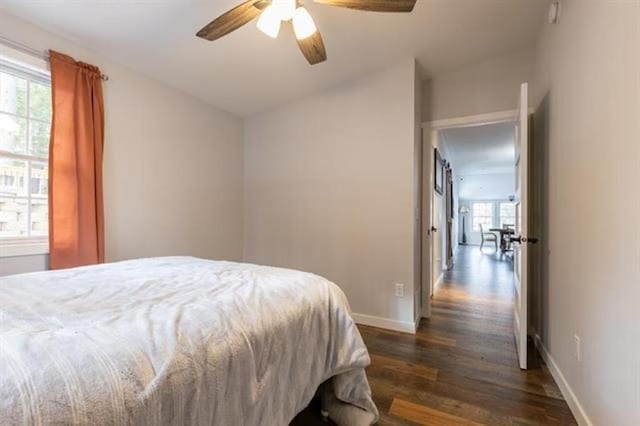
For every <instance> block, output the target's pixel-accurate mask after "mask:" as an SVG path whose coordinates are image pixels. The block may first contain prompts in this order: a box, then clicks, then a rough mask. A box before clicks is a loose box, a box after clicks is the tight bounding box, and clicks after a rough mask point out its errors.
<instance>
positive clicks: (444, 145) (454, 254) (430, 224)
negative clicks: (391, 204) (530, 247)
mask: <svg viewBox="0 0 640 426" xmlns="http://www.w3.org/2000/svg"><path fill="white" fill-rule="evenodd" d="M527 96H528V86H527V84H523V86H522V87H521V90H520V97H521V99H520V101H519V102H518V108H517V109H516V110H512V111H504V112H497V113H494V114H485V115H483V116H474V117H463V118H459V119H451V120H440V121H434V122H430V123H428V125H425V126H423V146H422V163H423V165H422V204H421V208H422V216H421V219H422V227H423V233H422V235H423V238H422V262H423V274H422V289H423V291H422V294H421V295H420V297H421V306H422V312H421V314H422V316H423V317H426V318H428V317H430V316H431V314H432V304H433V300H434V298H436V299H437V295H438V291H439V290H438V289H439V287H440V286H441V285H443V282H444V285H443V286H445V287H447V289H446V290H447V291H450V287H451V286H450V284H451V283H452V282H453V280H455V279H456V278H457V277H461V276H465V280H466V281H468V283H469V284H468V286H467V287H466V288H465V287H461V288H462V290H463V291H465V292H469V294H475V295H477V294H480V293H482V292H483V291H488V292H489V293H487V294H489V295H491V294H494V293H499V294H500V295H505V297H506V298H507V299H505V300H507V303H509V304H510V306H512V310H511V315H512V316H513V329H514V332H513V335H514V340H515V343H514V345H515V348H516V352H517V357H518V365H519V366H520V368H523V369H526V367H527V359H526V356H527V354H526V351H527V330H528V328H527V322H528V317H527V315H528V314H527V305H528V299H527V295H528V289H527V284H528V283H527V268H528V264H527V259H528V256H527V245H526V243H524V241H526V240H527V235H528V234H527V211H528V200H527V197H528V193H527V188H528V182H527V177H528V176H527V164H528V157H527V152H528V149H529V148H528V136H529V134H528V108H527V104H528V99H527ZM521 237H522V238H521ZM470 271H472V272H473V273H475V274H477V275H478V276H477V277H476V276H473V274H472V275H471V276H468V274H469V272H470ZM465 274H466V275H465ZM483 274H484V275H486V276H485V277H482V275H483ZM487 277H488V279H487ZM491 277H494V278H495V279H494V280H493V281H492V279H491ZM496 277H497V278H496ZM476 283H477V284H476ZM491 286H493V287H491ZM491 291H493V292H494V293H491Z"/></svg>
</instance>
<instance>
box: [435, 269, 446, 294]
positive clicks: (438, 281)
mask: <svg viewBox="0 0 640 426" xmlns="http://www.w3.org/2000/svg"><path fill="white" fill-rule="evenodd" d="M442 281H444V272H441V273H440V276H439V277H438V279H437V280H436V282H435V284H434V285H433V290H434V293H435V289H436V288H438V286H439V285H440V284H442Z"/></svg>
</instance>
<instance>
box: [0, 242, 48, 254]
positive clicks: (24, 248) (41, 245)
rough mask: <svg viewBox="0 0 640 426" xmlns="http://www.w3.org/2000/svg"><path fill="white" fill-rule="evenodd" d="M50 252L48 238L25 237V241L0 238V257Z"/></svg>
mask: <svg viewBox="0 0 640 426" xmlns="http://www.w3.org/2000/svg"><path fill="white" fill-rule="evenodd" d="M39 254H49V242H48V241H46V240H44V241H43V240H34V239H25V240H23V241H10V240H9V241H7V240H4V241H3V240H0V258H2V257H16V256H34V255H39Z"/></svg>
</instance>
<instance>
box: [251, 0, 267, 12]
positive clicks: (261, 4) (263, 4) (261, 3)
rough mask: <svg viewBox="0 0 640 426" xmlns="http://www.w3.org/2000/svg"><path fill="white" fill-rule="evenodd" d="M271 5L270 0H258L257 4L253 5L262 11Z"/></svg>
mask: <svg viewBox="0 0 640 426" xmlns="http://www.w3.org/2000/svg"><path fill="white" fill-rule="evenodd" d="M269 4H271V3H270V2H269V0H258V1H257V2H256V4H254V5H253V7H255V8H257V9H260V10H265V9H266V8H267V6H269Z"/></svg>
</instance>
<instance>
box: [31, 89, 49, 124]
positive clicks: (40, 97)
mask: <svg viewBox="0 0 640 426" xmlns="http://www.w3.org/2000/svg"><path fill="white" fill-rule="evenodd" d="M29 117H32V118H37V119H38V120H42V121H46V122H49V121H51V87H50V86H45V85H44V84H39V83H34V82H33V81H31V82H29Z"/></svg>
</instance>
